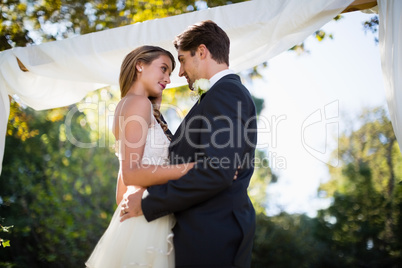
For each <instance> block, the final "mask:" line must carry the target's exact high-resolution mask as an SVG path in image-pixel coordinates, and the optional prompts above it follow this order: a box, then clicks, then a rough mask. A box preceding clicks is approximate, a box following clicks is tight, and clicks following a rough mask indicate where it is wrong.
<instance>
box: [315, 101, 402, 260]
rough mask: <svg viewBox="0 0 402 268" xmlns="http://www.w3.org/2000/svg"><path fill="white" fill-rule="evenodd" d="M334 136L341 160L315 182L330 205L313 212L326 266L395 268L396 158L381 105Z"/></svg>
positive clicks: (398, 256) (401, 200) (400, 249)
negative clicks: (328, 258) (328, 255)
mask: <svg viewBox="0 0 402 268" xmlns="http://www.w3.org/2000/svg"><path fill="white" fill-rule="evenodd" d="M359 122H360V127H359V129H358V130H356V131H351V132H345V133H344V135H343V136H342V137H341V138H340V143H339V156H340V158H341V164H340V165H339V166H338V167H331V166H330V167H329V168H330V174H331V180H330V181H329V182H327V183H326V184H323V185H322V186H321V190H323V191H325V192H326V193H327V194H328V196H329V197H332V199H333V203H332V205H331V206H330V207H329V208H328V209H324V210H321V211H319V214H318V220H319V221H320V222H321V227H320V230H318V232H317V237H318V238H319V239H321V240H323V241H325V242H326V243H327V244H329V245H330V247H331V249H332V254H333V258H336V259H337V265H335V263H332V267H345V266H348V267H355V266H363V267H379V266H381V267H397V264H398V263H401V261H402V244H401V237H402V236H401V234H402V227H401V226H402V221H401V219H402V216H401V208H402V187H401V183H400V182H401V180H402V167H401V164H400V163H402V162H401V160H402V156H401V153H400V150H399V147H398V144H397V142H396V138H395V135H394V132H393V130H392V125H391V122H390V121H389V119H388V117H387V115H386V112H385V111H384V109H381V108H377V109H374V110H372V111H365V112H364V113H363V114H362V115H361V117H360V120H359Z"/></svg>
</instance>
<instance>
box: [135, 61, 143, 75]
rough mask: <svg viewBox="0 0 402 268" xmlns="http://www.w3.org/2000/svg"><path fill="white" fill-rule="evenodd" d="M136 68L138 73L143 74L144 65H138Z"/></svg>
mask: <svg viewBox="0 0 402 268" xmlns="http://www.w3.org/2000/svg"><path fill="white" fill-rule="evenodd" d="M135 68H136V69H137V72H139V73H140V72H142V70H143V68H142V64H141V63H137V65H136V66H135Z"/></svg>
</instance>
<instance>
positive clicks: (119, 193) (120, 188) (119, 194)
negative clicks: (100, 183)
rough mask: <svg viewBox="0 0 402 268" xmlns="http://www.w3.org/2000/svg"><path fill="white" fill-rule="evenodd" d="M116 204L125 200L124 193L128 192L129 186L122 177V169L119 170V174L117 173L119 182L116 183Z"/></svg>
mask: <svg viewBox="0 0 402 268" xmlns="http://www.w3.org/2000/svg"><path fill="white" fill-rule="evenodd" d="M116 185H117V186H116V204H117V205H118V204H120V202H121V200H123V195H124V193H125V192H127V186H126V185H125V184H124V182H123V178H122V177H121V170H119V174H118V175H117V184H116Z"/></svg>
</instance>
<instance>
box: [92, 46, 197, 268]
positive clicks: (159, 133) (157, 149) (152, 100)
mask: <svg viewBox="0 0 402 268" xmlns="http://www.w3.org/2000/svg"><path fill="white" fill-rule="evenodd" d="M174 67H175V61H174V57H173V55H172V54H171V53H170V52H168V51H166V50H164V49H162V48H160V47H154V46H142V47H138V48H136V49H135V50H133V51H132V52H130V53H129V54H128V55H127V56H126V58H125V59H124V61H123V63H122V66H121V70H120V79H119V80H120V81H119V82H120V91H121V98H122V99H121V100H120V102H119V104H118V105H117V107H116V111H115V116H114V124H113V134H114V136H115V138H116V154H117V156H118V158H119V160H120V170H119V176H118V179H117V190H116V202H117V204H118V207H117V209H116V211H115V212H114V215H113V217H112V220H111V222H110V224H109V227H108V228H107V230H106V231H105V233H104V234H103V236H102V237H101V239H100V240H99V242H98V244H97V245H96V247H95V249H94V251H93V252H92V254H91V256H90V258H89V259H88V261H87V262H86V266H87V267H94V268H101V267H105V268H110V267H161V268H162V267H163V268H166V267H174V248H173V240H172V238H173V233H172V230H171V229H172V227H173V225H174V217H173V215H167V216H165V217H162V218H159V219H158V220H155V221H152V222H147V221H146V219H145V218H144V216H140V217H132V218H130V219H128V220H125V221H123V222H120V213H123V214H124V213H125V212H124V208H123V207H122V205H123V201H122V200H123V197H124V195H127V194H130V193H132V192H134V191H137V190H142V188H143V187H148V186H151V185H157V184H164V183H166V182H167V181H169V180H174V179H179V178H180V177H181V176H182V175H184V174H185V173H187V171H188V170H190V169H191V168H192V167H193V166H194V163H188V164H181V165H168V147H169V135H168V134H167V133H166V131H167V125H166V124H165V123H164V122H163V121H162V120H161V118H160V112H159V110H158V109H159V106H160V102H161V97H162V92H163V90H164V89H165V87H166V85H167V84H169V83H170V74H171V72H172V71H173V69H174ZM127 185H130V186H127Z"/></svg>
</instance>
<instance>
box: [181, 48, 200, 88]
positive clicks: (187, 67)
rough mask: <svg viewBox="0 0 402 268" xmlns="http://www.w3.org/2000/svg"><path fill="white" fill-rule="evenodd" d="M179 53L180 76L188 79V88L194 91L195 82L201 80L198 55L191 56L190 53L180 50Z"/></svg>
mask: <svg viewBox="0 0 402 268" xmlns="http://www.w3.org/2000/svg"><path fill="white" fill-rule="evenodd" d="M177 52H178V59H179V62H180V70H179V76H180V77H181V76H184V77H185V78H186V79H187V83H188V86H189V87H190V89H192V88H193V83H194V81H195V80H197V79H199V78H200V77H199V59H198V53H195V55H194V56H191V52H190V51H183V50H181V49H179V50H178V51H177Z"/></svg>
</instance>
